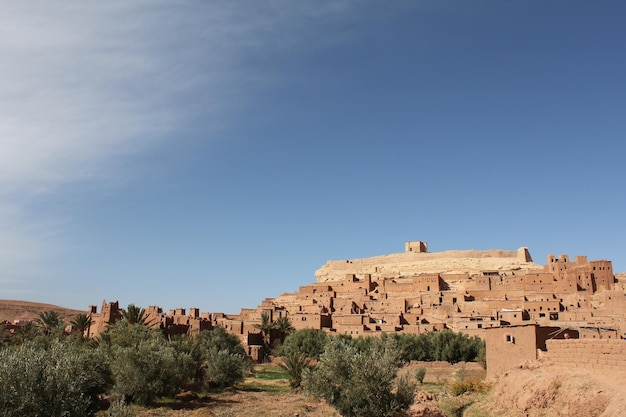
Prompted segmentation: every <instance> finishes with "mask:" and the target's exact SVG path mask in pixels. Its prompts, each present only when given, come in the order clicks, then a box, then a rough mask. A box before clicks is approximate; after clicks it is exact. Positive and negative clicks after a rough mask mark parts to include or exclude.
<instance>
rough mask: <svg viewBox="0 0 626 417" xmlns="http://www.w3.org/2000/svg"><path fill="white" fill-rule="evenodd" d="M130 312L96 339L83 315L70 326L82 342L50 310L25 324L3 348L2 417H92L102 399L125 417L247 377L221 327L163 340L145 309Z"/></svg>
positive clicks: (234, 343)
mask: <svg viewBox="0 0 626 417" xmlns="http://www.w3.org/2000/svg"><path fill="white" fill-rule="evenodd" d="M131 306H132V305H131ZM129 307H130V306H129ZM127 311H129V312H130V313H129V315H127V317H126V318H124V319H122V320H120V321H118V322H116V323H114V324H112V325H110V326H109V327H108V329H107V331H106V332H105V333H103V334H102V335H101V336H100V338H99V339H95V340H86V339H84V338H83V337H82V334H83V332H84V330H85V329H86V328H87V327H88V325H89V323H90V322H91V318H90V317H88V316H86V315H79V316H77V317H76V319H75V320H73V322H72V325H73V326H74V327H75V328H76V330H77V331H80V332H81V333H80V337H76V336H74V335H67V334H65V333H64V332H63V321H62V320H61V319H60V318H59V316H58V315H57V314H56V313H54V312H45V313H42V314H40V316H39V318H38V319H37V320H36V322H33V323H28V324H26V325H25V326H23V327H22V329H21V331H20V332H18V334H16V335H15V336H14V337H12V338H11V345H8V343H6V344H7V346H6V348H4V349H0V384H1V385H2V390H0V415H2V416H7V417H14V416H15V417H18V416H19V417H22V416H40V417H57V416H58V417H74V416H81V417H84V416H93V415H94V413H95V412H96V411H97V408H98V400H99V396H100V395H103V394H105V395H108V396H110V398H111V400H112V401H111V404H112V406H111V409H110V411H109V415H110V416H122V415H125V413H128V407H127V404H129V403H134V404H141V405H146V404H151V403H153V402H155V401H156V400H157V399H159V398H161V397H173V396H174V395H175V394H177V393H179V392H180V391H181V390H183V388H184V387H185V386H186V385H187V384H189V383H192V382H200V383H201V384H206V385H207V386H216V387H220V388H224V387H229V386H232V385H233V384H235V383H238V382H241V381H243V379H244V376H245V375H246V373H247V372H248V369H249V360H248V359H247V358H246V357H245V351H244V348H243V346H242V345H241V343H240V342H239V339H238V338H237V337H236V336H233V335H230V334H228V333H226V331H224V330H223V329H221V328H217V329H215V330H212V331H205V332H201V333H200V334H198V335H197V336H196V337H194V338H187V337H184V338H179V339H174V340H167V339H166V338H165V337H164V336H163V334H162V333H161V331H160V330H151V329H150V328H149V327H148V326H147V325H146V323H145V320H144V316H145V314H144V313H143V309H140V308H138V307H134V308H129V309H128V310H127Z"/></svg>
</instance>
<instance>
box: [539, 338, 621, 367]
mask: <svg viewBox="0 0 626 417" xmlns="http://www.w3.org/2000/svg"><path fill="white" fill-rule="evenodd" d="M546 347H547V351H546V352H542V354H541V358H542V359H543V360H546V361H548V362H550V363H551V364H553V365H554V366H559V367H565V368H582V369H594V370H613V369H615V368H622V369H624V370H626V340H621V339H563V340H546Z"/></svg>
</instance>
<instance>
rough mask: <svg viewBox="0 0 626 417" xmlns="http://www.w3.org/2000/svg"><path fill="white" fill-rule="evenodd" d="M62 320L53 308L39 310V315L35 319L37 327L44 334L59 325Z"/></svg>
mask: <svg viewBox="0 0 626 417" xmlns="http://www.w3.org/2000/svg"><path fill="white" fill-rule="evenodd" d="M62 322H63V320H61V317H60V316H59V313H57V312H56V311H54V310H48V311H44V312H41V313H39V317H37V318H36V319H35V323H36V325H37V327H39V328H40V329H41V331H42V332H43V334H45V335H48V334H50V332H51V331H52V330H53V329H55V328H57V327H59V326H60V325H61V323H62Z"/></svg>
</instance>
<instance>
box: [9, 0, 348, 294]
mask: <svg viewBox="0 0 626 417" xmlns="http://www.w3.org/2000/svg"><path fill="white" fill-rule="evenodd" d="M351 7H352V6H351V2H349V1H329V2H326V3H320V2H315V3H306V4H305V3H299V4H296V3H294V2H291V1H277V2H269V3H265V4H263V5H261V4H259V3H256V2H236V1H232V2H182V1H181V2H165V1H164V2H158V1H147V0H146V1H134V2H125V1H107V2H101V3H85V2H64V3H58V2H43V1H42V2H27V3H24V2H11V3H5V4H3V8H2V13H0V57H1V63H0V270H2V271H4V276H5V278H4V279H3V278H2V277H0V283H2V282H3V281H4V282H6V281H7V278H6V277H8V276H13V277H19V276H20V274H26V275H37V272H36V271H34V270H31V269H29V268H25V265H33V264H35V262H33V261H34V260H36V259H41V258H42V257H44V256H45V255H46V254H47V255H48V256H50V255H51V253H52V251H53V250H54V248H58V247H59V245H58V242H59V236H60V235H61V234H62V230H61V229H62V226H61V225H62V224H63V219H59V218H53V217H51V216H47V215H46V213H42V212H41V211H37V212H35V210H36V209H35V207H40V206H39V205H38V204H37V202H35V203H34V204H33V201H36V200H37V199H40V198H49V196H50V195H54V194H57V193H62V192H63V191H64V190H66V189H67V188H68V187H72V185H73V184H75V183H77V182H85V181H87V182H89V181H107V180H110V179H115V180H119V178H116V175H119V174H118V170H117V168H118V167H119V166H120V161H129V160H132V157H133V156H134V155H138V154H141V152H142V151H144V150H146V149H149V148H150V147H153V146H155V145H156V144H158V143H162V142H163V141H168V140H176V135H175V134H173V132H175V131H176V130H177V129H179V128H180V127H181V126H182V125H183V124H184V123H185V121H186V120H189V119H190V118H194V117H199V116H201V117H202V118H203V119H204V120H207V119H208V120H211V121H213V125H215V126H219V125H220V123H222V121H223V120H224V119H225V118H226V119H227V118H228V117H229V112H231V111H232V110H233V109H236V108H237V105H238V104H239V103H240V102H241V101H242V100H246V99H247V98H248V96H249V94H250V91H249V90H250V88H256V87H259V86H263V85H264V83H266V82H268V80H267V79H266V78H265V77H266V76H267V75H266V74H263V73H261V72H259V71H256V70H255V69H254V68H248V67H247V65H246V62H247V60H248V59H249V58H251V57H252V58H254V57H257V58H258V57H259V56H263V55H262V54H264V53H266V52H267V51H272V50H274V51H276V50H281V49H290V48H294V47H296V46H297V45H298V44H301V43H302V42H306V44H307V45H308V47H313V45H315V44H317V45H321V44H324V43H330V42H337V41H338V38H340V36H338V35H339V34H338V33H334V34H331V33H328V32H324V30H323V29H321V28H320V26H319V23H322V24H326V23H328V22H332V21H335V20H337V19H349V18H351V17H350V12H349V10H350V8H351ZM206 137H207V138H210V132H207V134H206ZM42 196H44V197H42ZM45 196H48V197H45ZM26 271H27V272H26Z"/></svg>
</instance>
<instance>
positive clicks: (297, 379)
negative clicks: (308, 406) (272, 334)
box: [279, 350, 311, 388]
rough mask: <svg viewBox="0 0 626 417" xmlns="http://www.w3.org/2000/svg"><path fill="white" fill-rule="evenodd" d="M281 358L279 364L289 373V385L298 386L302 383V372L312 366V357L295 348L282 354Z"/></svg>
mask: <svg viewBox="0 0 626 417" xmlns="http://www.w3.org/2000/svg"><path fill="white" fill-rule="evenodd" d="M281 359H282V362H280V363H279V366H280V367H281V368H283V369H284V370H285V371H287V373H288V374H289V386H291V388H298V387H299V386H300V385H301V383H302V373H303V372H304V370H305V369H308V368H310V367H311V359H309V358H308V357H307V356H306V355H305V354H304V353H299V352H296V351H293V350H292V351H288V352H287V353H286V354H285V355H283V356H281Z"/></svg>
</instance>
